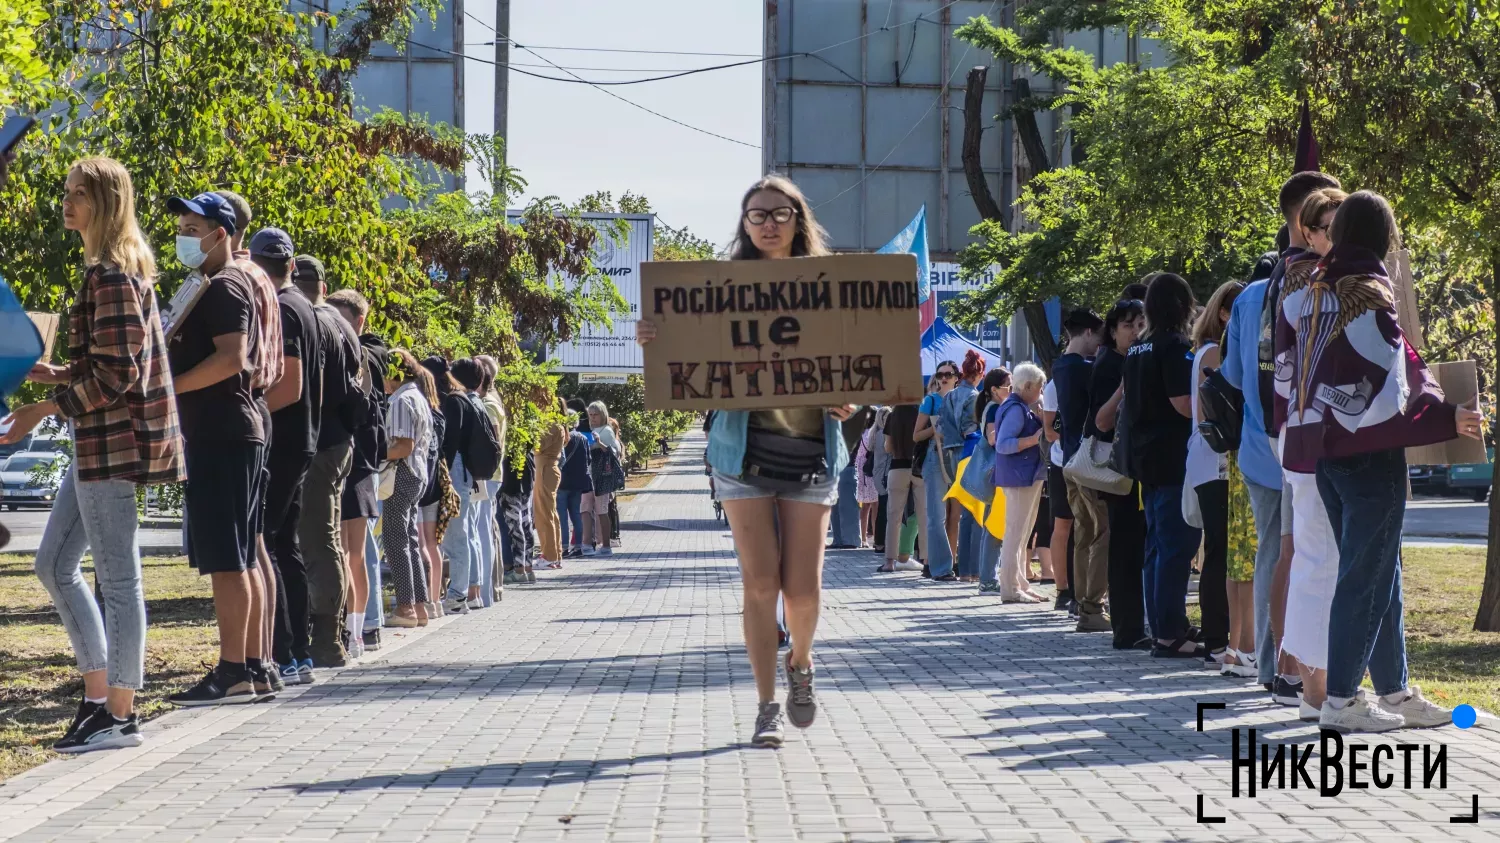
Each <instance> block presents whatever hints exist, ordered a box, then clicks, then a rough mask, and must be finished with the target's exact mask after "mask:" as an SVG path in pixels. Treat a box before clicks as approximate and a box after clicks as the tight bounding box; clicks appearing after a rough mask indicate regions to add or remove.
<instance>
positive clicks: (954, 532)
mask: <svg viewBox="0 0 1500 843" xmlns="http://www.w3.org/2000/svg"><path fill="white" fill-rule="evenodd" d="M963 511H964V510H963V507H962V506H961V505H960V504H959V502H958V501H954V500H950V501H948V517H947V519H946V520H945V521H944V528H945V529H946V530H947V531H948V548H949V549H950V550H952V551H953V559H954V564H955V566H956V565H957V561H958V518H959V514H960V513H962V512H963ZM955 570H956V567H955Z"/></svg>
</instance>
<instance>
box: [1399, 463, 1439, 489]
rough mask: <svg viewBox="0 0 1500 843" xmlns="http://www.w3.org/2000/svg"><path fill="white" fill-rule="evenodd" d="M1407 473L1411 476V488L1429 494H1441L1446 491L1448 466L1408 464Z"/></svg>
mask: <svg viewBox="0 0 1500 843" xmlns="http://www.w3.org/2000/svg"><path fill="white" fill-rule="evenodd" d="M1406 472H1407V475H1408V476H1409V477H1410V478H1411V490H1412V492H1413V493H1414V494H1415V493H1421V492H1425V493H1427V494H1429V495H1441V494H1444V493H1446V492H1447V491H1448V466H1446V465H1409V466H1407V467H1406Z"/></svg>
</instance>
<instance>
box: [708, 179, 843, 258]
mask: <svg viewBox="0 0 1500 843" xmlns="http://www.w3.org/2000/svg"><path fill="white" fill-rule="evenodd" d="M762 190H774V191H776V192H777V193H780V194H781V195H782V196H785V197H786V198H787V201H789V202H791V203H792V208H793V209H795V210H796V211H797V219H796V220H795V222H796V223H797V233H796V234H795V235H793V237H792V257H794V258H817V257H822V256H824V255H827V254H831V252H830V251H829V250H828V232H826V231H824V230H823V226H821V225H819V224H818V220H817V218H815V217H814V216H813V212H812V206H811V205H809V204H807V197H806V196H804V195H802V188H800V187H798V186H797V185H796V184H795V183H793V182H792V180H791V179H789V178H786V177H785V176H777V175H769V176H766V177H765V178H763V179H761V180H760V181H758V182H756V183H755V184H752V185H750V189H749V190H747V191H745V195H744V196H743V197H742V198H741V199H740V220H739V226H738V227H737V228H736V229H735V235H734V240H733V242H731V243H730V244H729V257H730V258H731V259H733V260H759V259H760V258H762V257H764V255H762V254H761V253H760V249H757V248H755V243H754V241H752V240H751V239H750V235H748V234H746V233H745V207H746V206H747V205H749V204H750V197H752V196H754V195H755V194H757V193H759V192H761V191H762Z"/></svg>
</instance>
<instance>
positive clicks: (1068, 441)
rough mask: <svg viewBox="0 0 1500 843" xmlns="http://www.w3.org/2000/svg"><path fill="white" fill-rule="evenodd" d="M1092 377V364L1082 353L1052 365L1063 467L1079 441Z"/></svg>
mask: <svg viewBox="0 0 1500 843" xmlns="http://www.w3.org/2000/svg"><path fill="white" fill-rule="evenodd" d="M1092 374H1093V364H1092V363H1091V362H1090V361H1089V360H1088V358H1086V357H1084V356H1083V355H1082V354H1064V355H1063V356H1061V357H1059V358H1057V360H1056V361H1054V362H1053V363H1052V380H1053V381H1054V382H1055V383H1056V384H1057V417H1058V419H1059V420H1060V421H1061V422H1062V447H1063V464H1064V465H1066V464H1067V462H1068V460H1070V459H1072V458H1073V454H1074V453H1076V452H1077V451H1078V443H1079V442H1082V441H1083V428H1084V424H1085V422H1086V420H1087V416H1088V412H1089V378H1090V376H1091V375H1092Z"/></svg>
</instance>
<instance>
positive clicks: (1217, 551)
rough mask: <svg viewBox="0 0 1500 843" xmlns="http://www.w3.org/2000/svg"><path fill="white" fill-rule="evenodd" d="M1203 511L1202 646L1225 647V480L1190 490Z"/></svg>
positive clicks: (1227, 556) (1200, 580)
mask: <svg viewBox="0 0 1500 843" xmlns="http://www.w3.org/2000/svg"><path fill="white" fill-rule="evenodd" d="M1193 493H1194V494H1196V495H1197V496H1198V508H1199V510H1200V511H1201V512H1202V513H1203V576H1202V577H1200V578H1199V580H1198V605H1199V607H1201V608H1202V610H1203V646H1205V647H1207V648H1208V649H1209V650H1222V649H1223V648H1225V647H1228V646H1229V591H1228V582H1229V481H1228V480H1211V481H1209V482H1207V483H1204V484H1203V485H1201V486H1198V487H1197V488H1195V489H1194V490H1193Z"/></svg>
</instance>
